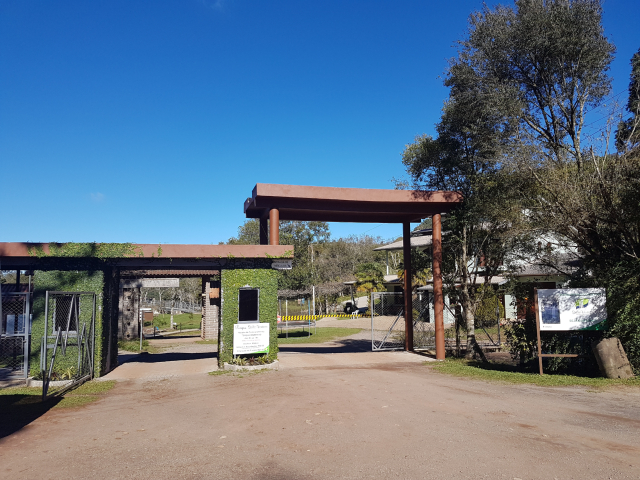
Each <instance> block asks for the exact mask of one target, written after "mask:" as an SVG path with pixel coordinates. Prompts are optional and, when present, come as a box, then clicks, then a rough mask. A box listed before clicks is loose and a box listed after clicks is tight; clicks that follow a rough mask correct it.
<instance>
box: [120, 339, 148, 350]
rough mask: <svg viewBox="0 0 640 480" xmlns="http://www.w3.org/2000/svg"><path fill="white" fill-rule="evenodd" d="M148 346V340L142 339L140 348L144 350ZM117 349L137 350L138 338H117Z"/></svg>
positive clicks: (138, 346) (138, 348) (138, 347)
mask: <svg viewBox="0 0 640 480" xmlns="http://www.w3.org/2000/svg"><path fill="white" fill-rule="evenodd" d="M148 347H149V341H148V340H142V350H143V351H146V350H147V349H148ZM118 349H119V350H126V351H127V352H139V351H140V340H126V341H125V340H119V341H118Z"/></svg>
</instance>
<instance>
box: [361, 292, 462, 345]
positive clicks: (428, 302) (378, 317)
mask: <svg viewBox="0 0 640 480" xmlns="http://www.w3.org/2000/svg"><path fill="white" fill-rule="evenodd" d="M411 303H412V314H413V315H412V318H413V348H414V349H434V348H435V322H434V318H435V316H434V310H433V296H432V295H431V294H430V293H429V292H421V291H418V292H417V293H414V294H413V295H412V297H411ZM371 305H372V307H371V346H372V349H373V350H402V349H404V342H405V321H404V294H403V293H402V292H374V293H372V295H371ZM454 324H455V316H454V314H453V313H452V312H451V310H450V309H449V308H448V303H445V309H444V327H445V340H446V341H447V342H449V343H450V342H452V341H453V342H454V343H455V329H454V328H452V327H453V326H454Z"/></svg>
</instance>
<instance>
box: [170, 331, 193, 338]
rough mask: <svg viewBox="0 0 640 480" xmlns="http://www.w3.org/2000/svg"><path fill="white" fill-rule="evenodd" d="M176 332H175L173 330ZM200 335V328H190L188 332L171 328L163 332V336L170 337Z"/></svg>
mask: <svg viewBox="0 0 640 480" xmlns="http://www.w3.org/2000/svg"><path fill="white" fill-rule="evenodd" d="M174 331H175V332H176V333H173V332H174ZM199 336H200V330H190V331H188V332H180V331H177V330H173V331H172V330H169V331H166V332H164V333H163V334H162V337H163V338H170V337H199Z"/></svg>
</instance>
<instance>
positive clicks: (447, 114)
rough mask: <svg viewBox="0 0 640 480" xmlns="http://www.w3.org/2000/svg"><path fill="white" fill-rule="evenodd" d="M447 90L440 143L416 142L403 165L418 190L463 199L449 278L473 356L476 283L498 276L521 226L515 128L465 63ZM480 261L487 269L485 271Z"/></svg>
mask: <svg viewBox="0 0 640 480" xmlns="http://www.w3.org/2000/svg"><path fill="white" fill-rule="evenodd" d="M445 85H447V86H449V87H450V88H451V92H450V96H449V100H448V101H447V103H446V104H445V107H444V109H443V114H442V117H441V120H440V122H439V123H438V124H437V126H436V131H437V132H438V137H437V138H435V139H434V138H431V137H428V136H426V135H423V136H420V137H418V138H416V141H415V143H413V144H411V145H408V146H407V147H406V148H405V151H404V153H403V163H404V164H405V166H406V168H407V171H408V173H409V174H410V175H411V177H412V180H413V188H415V189H424V190H453V191H458V192H460V193H462V195H463V197H464V201H463V203H462V206H461V207H460V208H458V209H456V210H455V211H453V212H451V213H450V214H449V215H448V216H447V217H446V219H445V221H444V229H445V230H446V235H445V238H444V243H445V248H444V253H445V257H444V262H445V267H444V272H445V275H444V280H445V284H446V285H447V286H448V288H447V290H448V294H449V295H450V297H451V298H452V299H453V300H454V301H455V302H457V303H459V304H460V305H461V307H462V313H463V316H464V322H465V326H466V330H467V355H468V356H470V357H471V356H475V355H476V354H479V355H480V356H483V354H482V352H481V349H480V347H479V345H478V343H477V342H476V339H475V322H474V313H475V310H476V308H477V306H478V305H479V303H480V301H481V300H482V298H481V297H482V296H481V295H478V294H477V292H476V285H477V283H478V280H477V279H478V277H479V276H484V277H485V278H486V279H489V278H490V277H492V276H493V275H495V272H496V268H497V266H498V265H499V263H500V262H499V260H500V258H501V257H502V256H503V254H504V251H505V248H506V242H507V234H508V232H509V231H510V230H509V228H508V227H509V226H513V223H514V220H511V221H510V217H509V215H510V214H511V213H513V212H516V214H517V213H518V209H517V208H514V207H515V203H514V202H513V201H511V200H513V199H512V198H511V197H510V196H509V192H511V190H510V189H508V188H506V186H505V181H506V180H508V177H507V176H504V175H503V174H502V172H501V162H500V159H501V155H502V153H503V149H504V145H505V144H507V143H508V142H509V140H510V137H511V135H512V125H511V124H510V123H509V122H508V121H505V120H504V115H503V114H502V113H501V112H500V110H499V108H498V106H499V103H498V102H499V101H500V99H499V97H496V96H495V95H494V94H493V92H492V91H490V90H486V89H484V88H483V85H482V84H481V83H480V82H477V81H476V80H475V79H473V72H472V71H471V70H470V69H468V68H464V65H462V64H455V65H453V66H452V68H451V69H450V70H449V72H448V77H447V79H446V81H445ZM516 216H517V215H516ZM481 257H482V258H484V264H485V265H486V266H485V268H483V269H479V268H478V267H479V260H480V258H481ZM458 285H459V287H458Z"/></svg>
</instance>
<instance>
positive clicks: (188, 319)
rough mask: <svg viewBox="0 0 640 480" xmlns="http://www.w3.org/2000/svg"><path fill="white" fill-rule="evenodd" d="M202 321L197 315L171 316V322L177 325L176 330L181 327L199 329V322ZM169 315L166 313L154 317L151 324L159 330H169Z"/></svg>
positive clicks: (200, 316)
mask: <svg viewBox="0 0 640 480" xmlns="http://www.w3.org/2000/svg"><path fill="white" fill-rule="evenodd" d="M201 320H202V315H201V314H199V313H181V314H180V315H174V316H173V322H174V323H177V324H178V325H177V329H179V328H180V327H182V329H183V330H184V329H185V328H198V329H199V328H200V321H201ZM170 322H171V315H169V314H167V313H163V314H160V315H154V317H153V324H154V325H155V326H156V327H159V328H170V327H171V325H169V323H170Z"/></svg>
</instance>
